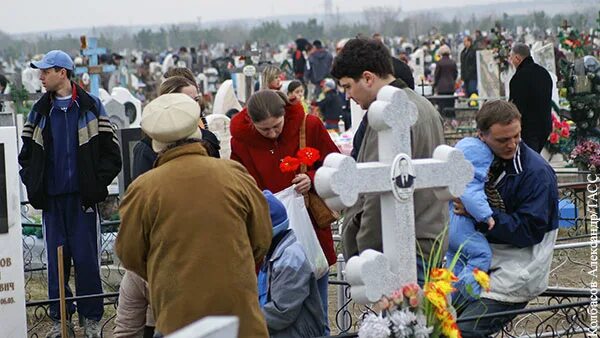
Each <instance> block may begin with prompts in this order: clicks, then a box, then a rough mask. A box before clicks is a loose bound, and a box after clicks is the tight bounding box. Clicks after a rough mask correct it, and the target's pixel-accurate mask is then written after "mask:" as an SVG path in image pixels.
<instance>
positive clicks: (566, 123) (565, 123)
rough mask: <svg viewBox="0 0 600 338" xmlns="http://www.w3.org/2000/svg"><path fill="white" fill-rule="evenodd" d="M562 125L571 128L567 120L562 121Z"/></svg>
mask: <svg viewBox="0 0 600 338" xmlns="http://www.w3.org/2000/svg"><path fill="white" fill-rule="evenodd" d="M560 126H561V127H562V128H567V129H571V126H570V125H569V122H567V121H562V122H561V123H560Z"/></svg>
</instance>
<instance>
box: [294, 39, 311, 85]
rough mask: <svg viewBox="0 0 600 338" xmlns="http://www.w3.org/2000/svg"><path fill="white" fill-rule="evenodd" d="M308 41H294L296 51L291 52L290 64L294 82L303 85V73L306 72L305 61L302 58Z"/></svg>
mask: <svg viewBox="0 0 600 338" xmlns="http://www.w3.org/2000/svg"><path fill="white" fill-rule="evenodd" d="M307 44H308V41H306V39H303V38H298V39H297V40H296V49H295V50H294V51H293V57H292V64H293V66H294V76H295V78H296V80H300V81H302V83H304V72H306V59H305V58H304V48H306V45H307Z"/></svg>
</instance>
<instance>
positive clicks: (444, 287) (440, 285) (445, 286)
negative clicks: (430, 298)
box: [433, 280, 455, 295]
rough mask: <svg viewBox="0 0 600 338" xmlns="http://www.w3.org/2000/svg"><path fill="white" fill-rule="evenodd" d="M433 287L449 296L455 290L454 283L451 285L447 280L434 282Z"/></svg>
mask: <svg viewBox="0 0 600 338" xmlns="http://www.w3.org/2000/svg"><path fill="white" fill-rule="evenodd" d="M433 286H434V287H435V289H436V290H438V291H439V292H440V293H442V294H444V295H447V294H449V293H450V292H452V291H454V290H455V289H454V288H453V287H452V283H450V282H449V281H446V280H439V281H436V282H433Z"/></svg>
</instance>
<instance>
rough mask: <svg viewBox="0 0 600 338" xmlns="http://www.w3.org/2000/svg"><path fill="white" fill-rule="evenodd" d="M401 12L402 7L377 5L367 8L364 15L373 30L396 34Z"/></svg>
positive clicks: (385, 33)
mask: <svg viewBox="0 0 600 338" xmlns="http://www.w3.org/2000/svg"><path fill="white" fill-rule="evenodd" d="M400 12H401V9H400V7H392V6H376V7H368V8H365V9H364V10H363V16H364V18H365V21H366V23H367V25H368V26H369V27H371V29H372V30H373V32H377V33H381V34H384V35H394V33H395V32H394V31H395V30H396V27H397V23H398V17H399V16H400Z"/></svg>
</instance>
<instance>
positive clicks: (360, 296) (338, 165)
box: [315, 86, 473, 304]
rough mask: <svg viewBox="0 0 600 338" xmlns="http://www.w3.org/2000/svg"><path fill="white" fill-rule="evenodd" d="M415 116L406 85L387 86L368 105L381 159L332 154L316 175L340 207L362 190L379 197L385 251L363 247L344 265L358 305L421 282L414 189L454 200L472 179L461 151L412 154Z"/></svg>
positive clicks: (331, 202) (319, 188)
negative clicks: (402, 87)
mask: <svg viewBox="0 0 600 338" xmlns="http://www.w3.org/2000/svg"><path fill="white" fill-rule="evenodd" d="M417 118H418V111H417V107H416V106H415V104H414V103H413V102H412V101H410V100H409V99H408V97H407V95H406V93H405V92H404V91H403V90H400V89H397V88H394V87H391V86H385V87H383V88H382V89H381V90H380V91H379V93H378V94H377V100H376V101H375V102H373V103H372V104H371V106H370V107H369V125H370V126H371V127H372V128H373V129H375V130H376V131H377V133H378V158H379V161H378V162H368V163H356V162H355V161H354V159H353V158H351V157H348V156H344V155H341V154H330V155H328V156H327V157H326V158H325V161H324V163H323V166H322V167H321V168H319V170H317V173H316V175H315V188H316V190H317V192H318V193H319V195H320V196H321V197H322V198H323V199H324V200H325V202H326V203H327V205H329V206H330V207H331V208H333V209H336V210H339V209H342V208H344V207H350V206H352V205H354V204H355V203H356V201H357V200H358V198H359V196H360V195H363V194H371V195H373V194H376V195H379V196H380V200H381V230H382V231H381V233H382V243H383V253H380V252H377V251H374V250H365V251H363V252H361V253H360V255H359V256H355V257H351V258H350V259H349V260H348V263H347V265H346V274H347V277H348V282H349V283H350V285H351V288H352V290H351V291H352V296H353V298H354V300H355V301H356V302H358V303H360V304H368V303H373V302H376V301H378V300H379V299H380V298H381V297H382V296H383V295H390V292H392V291H394V290H397V289H399V288H401V287H402V286H404V285H406V284H407V283H412V282H417V252H416V243H415V242H416V238H415V223H414V217H415V216H414V205H413V192H414V190H419V189H432V190H433V191H434V193H435V195H436V197H437V198H438V199H439V200H442V201H444V200H450V199H451V198H452V197H458V196H460V195H461V194H462V193H463V191H464V188H465V186H466V185H467V183H468V182H469V181H471V179H472V178H473V166H472V165H471V164H470V163H469V162H468V161H466V160H465V159H464V156H463V153H462V152H461V151H460V150H457V149H454V148H452V147H449V146H446V145H441V146H438V147H437V148H436V149H435V151H434V153H433V158H430V159H417V160H412V159H411V158H410V155H408V154H410V153H411V137H410V128H411V126H412V125H413V124H414V123H415V122H416V121H417Z"/></svg>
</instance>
